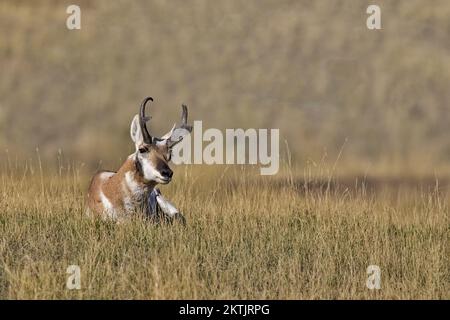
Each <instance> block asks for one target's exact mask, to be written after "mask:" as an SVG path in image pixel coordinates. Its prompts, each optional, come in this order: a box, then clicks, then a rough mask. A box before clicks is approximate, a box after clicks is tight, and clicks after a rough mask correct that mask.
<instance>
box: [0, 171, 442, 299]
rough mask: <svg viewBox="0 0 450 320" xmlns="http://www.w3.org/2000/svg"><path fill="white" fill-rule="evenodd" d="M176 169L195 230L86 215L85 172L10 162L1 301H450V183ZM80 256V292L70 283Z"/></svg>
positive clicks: (3, 196) (176, 191)
mask: <svg viewBox="0 0 450 320" xmlns="http://www.w3.org/2000/svg"><path fill="white" fill-rule="evenodd" d="M223 168H225V167H222V169H223ZM175 174H176V179H175V180H174V182H172V183H171V184H170V185H169V186H165V187H163V188H162V192H163V193H164V194H165V195H166V196H167V197H168V198H169V199H171V200H173V201H174V202H175V203H176V204H177V206H178V207H179V208H181V209H182V210H183V211H184V213H185V216H186V218H187V221H188V224H187V226H186V227H182V226H181V225H178V224H174V225H172V226H169V225H159V226H156V225H152V224H149V223H147V222H146V221H145V220H143V219H141V218H136V219H133V220H132V221H130V222H129V223H124V224H114V223H111V222H104V221H99V220H90V219H88V218H86V217H85V216H84V215H83V196H84V193H85V187H86V185H87V182H88V177H87V176H86V175H85V174H83V170H81V171H78V170H74V169H70V168H69V169H67V168H66V169H64V170H61V171H60V172H56V173H55V172H54V171H52V170H47V169H36V168H34V169H33V167H31V166H27V169H11V170H2V175H1V193H0V234H1V237H0V298H3V299H5V298H7V299H45V298H49V299H61V298H63V299H67V298H69V299H72V298H76V299H78V298H79V299H94V298H100V299H117V298H123V299H177V298H181V299H184V298H186V299H201V298H212V299H216V298H224V299H229V298H247V299H266V298H270V299H360V298H361V299H384V298H387V299H400V298H405V299H410V298H424V299H435V298H440V299H449V298H450V268H449V262H450V261H449V257H450V254H449V253H450V252H449V231H450V226H449V208H448V204H449V202H448V199H449V198H448V188H447V189H445V188H443V191H442V190H439V189H438V188H432V187H429V188H428V187H422V188H418V187H414V186H403V187H395V190H394V189H392V188H389V187H386V188H384V187H382V188H377V190H376V192H375V191H373V190H371V189H372V187H371V186H370V185H368V186H364V185H363V184H361V182H358V183H355V186H354V188H352V187H349V188H347V187H344V186H339V185H338V184H337V183H336V182H334V181H332V180H330V181H331V183H330V184H328V183H324V184H321V183H320V181H319V180H318V179H315V180H311V181H309V179H310V178H308V175H299V176H296V175H291V174H285V175H284V178H278V179H276V180H275V179H266V178H264V179H263V178H261V177H257V176H256V175H254V173H253V172H252V171H251V169H241V168H229V169H227V170H226V171H225V172H221V171H219V170H211V169H206V170H197V169H195V168H192V167H185V168H178V170H177V171H176V173H175ZM298 181H303V182H301V183H299V182H298ZM72 264H75V265H79V266H80V268H81V289H80V290H68V289H67V288H66V279H67V277H68V276H69V275H68V274H66V269H67V267H68V266H69V265H72ZM369 265H378V266H379V267H380V268H381V289H380V290H369V289H367V288H366V279H367V274H366V269H367V267H368V266H369Z"/></svg>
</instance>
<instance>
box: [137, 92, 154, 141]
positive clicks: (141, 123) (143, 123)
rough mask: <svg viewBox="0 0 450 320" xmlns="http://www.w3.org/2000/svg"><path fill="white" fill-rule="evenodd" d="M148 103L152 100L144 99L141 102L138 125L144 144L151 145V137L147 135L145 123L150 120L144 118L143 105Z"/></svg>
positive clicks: (150, 98)
mask: <svg viewBox="0 0 450 320" xmlns="http://www.w3.org/2000/svg"><path fill="white" fill-rule="evenodd" d="M148 101H153V98H152V97H147V98H145V99H144V101H142V104H141V110H140V113H139V124H140V126H141V131H142V137H143V138H144V143H146V144H152V142H153V140H152V136H151V135H150V133H148V130H147V121H148V120H150V117H146V116H145V105H146V104H147V102H148Z"/></svg>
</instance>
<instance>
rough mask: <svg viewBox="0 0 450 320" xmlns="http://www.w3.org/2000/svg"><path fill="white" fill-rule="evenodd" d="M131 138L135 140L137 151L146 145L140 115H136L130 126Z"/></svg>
mask: <svg viewBox="0 0 450 320" xmlns="http://www.w3.org/2000/svg"><path fill="white" fill-rule="evenodd" d="M130 136H131V140H133V142H134V144H135V146H136V150H137V149H139V147H140V146H141V145H142V144H143V143H144V138H143V136H142V131H141V126H140V125H139V115H135V116H134V118H133V121H132V122H131V126H130Z"/></svg>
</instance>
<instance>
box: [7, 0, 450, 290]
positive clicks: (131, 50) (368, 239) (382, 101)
mask: <svg viewBox="0 0 450 320" xmlns="http://www.w3.org/2000/svg"><path fill="white" fill-rule="evenodd" d="M374 3H376V4H378V5H380V8H381V9H380V10H381V12H382V14H381V20H382V22H381V24H382V29H381V30H368V29H367V26H366V19H367V17H368V15H367V12H366V9H367V7H368V5H369V4H374ZM70 4H73V1H71V0H70V1H69V0H47V1H30V0H2V1H0V70H1V75H0V299H44V298H49V299H72V298H79V299H95V298H99V299H120V298H123V299H176V298H182V299H184V298H190V299H201V298H205V299H206V298H211V299H218V298H224V299H231V298H236V299H238V298H239V299H266V298H267V299H269V298H272V299H401V298H402V299H418V298H424V299H450V221H449V215H450V212H449V206H450V139H449V123H450V112H449V111H450V108H449V106H450V90H449V83H450V46H449V45H448V44H449V41H448V40H449V39H450V19H449V16H450V1H448V0H435V1H433V2H432V3H431V2H429V1H425V0H397V1H389V0H377V1H375V2H374V1H368V0H364V1H360V0H353V1H349V0H315V1H310V0H228V1H221V2H219V1H208V0H183V1H156V0H154V1H148V0H133V1H129V0H116V1H87V0H77V1H76V4H78V5H79V6H80V10H81V12H82V13H81V26H82V27H81V29H80V30H68V29H67V27H66V19H67V18H68V14H67V11H66V10H67V7H68V6H69V5H70ZM146 96H152V97H154V98H155V102H154V104H152V106H151V109H150V110H149V113H150V114H151V116H152V117H153V118H152V120H151V122H150V124H149V128H150V131H151V133H152V135H155V136H161V135H162V134H164V133H165V132H167V131H168V130H169V129H170V128H171V126H172V124H173V123H174V121H177V120H178V119H179V112H180V105H181V104H182V103H186V104H187V105H188V107H189V122H192V121H195V120H201V121H202V123H203V128H204V129H205V130H206V129H207V128H216V129H219V130H224V129H226V128H243V129H247V128H255V129H259V128H262V129H279V130H280V131H279V132H280V145H281V147H280V154H284V153H287V154H288V157H284V156H283V155H280V159H281V161H282V168H281V170H280V173H279V174H278V175H275V176H273V177H261V176H259V171H258V170H256V168H252V167H250V166H244V167H240V166H234V167H226V166H217V167H204V166H180V167H178V168H175V171H176V172H175V176H174V180H173V182H171V183H170V184H169V185H167V186H163V187H161V191H162V193H163V194H164V196H167V198H168V199H170V200H172V201H173V202H174V203H175V204H176V206H177V207H178V208H180V209H181V210H182V211H183V212H184V214H185V216H186V219H187V226H186V227H182V226H181V225H178V224H174V225H153V224H150V223H149V222H147V221H146V220H145V219H143V218H140V217H136V218H135V219H133V220H132V221H129V222H128V223H124V224H114V223H112V222H105V221H100V220H91V219H88V218H87V217H85V216H84V214H83V212H84V200H83V199H84V197H85V195H86V190H87V187H88V183H89V179H90V177H91V176H92V175H93V174H94V172H95V169H96V168H102V169H117V168H118V167H119V165H120V163H121V162H122V161H123V159H124V156H126V155H127V153H128V154H129V153H131V152H132V151H134V146H133V144H132V142H131V140H130V134H129V132H130V122H131V120H132V119H133V116H134V115H135V114H136V113H137V112H138V108H139V103H140V102H141V101H142V99H143V98H144V97H146ZM205 142H206V141H205ZM36 147H39V152H38V153H37V154H38V158H37V157H36V154H35V149H36ZM285 149H287V150H285ZM61 150H63V151H64V156H63V151H61ZM286 151H287V152H286ZM291 151H292V152H291ZM41 159H42V163H41ZM68 159H70V160H68ZM287 159H289V160H287ZM335 159H337V160H335ZM338 160H339V161H338ZM69 265H78V266H79V267H80V268H81V289H80V290H68V289H67V288H66V279H67V277H68V276H69V275H68V274H67V273H66V269H67V267H68V266H69ZM369 265H378V266H379V267H380V268H381V272H382V273H381V289H380V290H369V289H367V287H366V279H367V273H366V270H367V267H368V266H369Z"/></svg>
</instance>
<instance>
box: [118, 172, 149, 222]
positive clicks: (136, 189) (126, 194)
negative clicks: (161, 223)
mask: <svg viewBox="0 0 450 320" xmlns="http://www.w3.org/2000/svg"><path fill="white" fill-rule="evenodd" d="M122 191H123V204H124V209H125V211H126V212H127V213H132V212H134V211H136V209H137V208H138V207H139V206H141V205H142V203H143V201H144V196H145V194H146V191H147V190H146V188H145V186H143V185H142V184H139V183H138V182H137V181H136V179H134V175H133V173H132V172H127V173H125V179H124V180H123V181H122Z"/></svg>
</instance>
